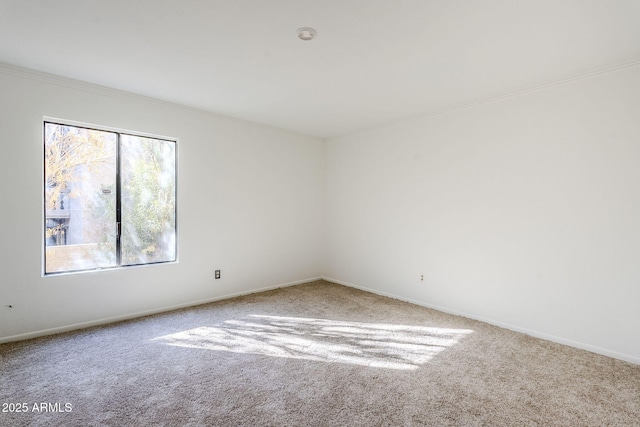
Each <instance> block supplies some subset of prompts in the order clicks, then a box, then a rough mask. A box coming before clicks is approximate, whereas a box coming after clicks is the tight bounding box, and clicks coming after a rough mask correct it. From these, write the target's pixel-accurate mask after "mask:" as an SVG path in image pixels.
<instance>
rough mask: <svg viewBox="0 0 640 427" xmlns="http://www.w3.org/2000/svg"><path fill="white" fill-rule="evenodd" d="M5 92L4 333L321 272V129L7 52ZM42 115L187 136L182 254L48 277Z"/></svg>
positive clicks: (1, 186) (0, 273)
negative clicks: (72, 72) (215, 107)
mask: <svg viewBox="0 0 640 427" xmlns="http://www.w3.org/2000/svg"><path fill="white" fill-rule="evenodd" d="M0 94H1V97H0V130H1V132H0V148H1V152H0V198H1V199H2V202H1V203H0V224H2V227H1V230H2V231H1V232H0V241H1V244H0V342H1V341H8V340H12V339H17V338H25V337H29V336H33V335H37V334H38V333H39V332H41V331H45V330H49V329H54V330H61V329H59V328H62V329H64V328H65V327H68V326H73V325H78V324H85V323H86V322H89V323H91V322H96V321H97V322H100V321H101V320H103V319H109V318H120V317H123V316H124V317H126V316H129V315H132V314H136V313H142V312H148V311H155V310H158V309H162V308H165V307H172V306H178V305H182V304H189V303H191V302H196V301H202V300H209V299H215V298H218V297H222V296H226V295H231V294H238V293H243V292H248V291H251V290H256V289H259V288H263V287H268V286H275V285H280V284H288V283H291V282H297V281H305V280H308V279H313V278H317V277H319V276H320V275H321V273H322V272H321V258H322V252H321V246H320V244H321V234H320V233H321V224H322V220H323V211H322V209H323V200H322V197H323V189H324V149H325V147H324V143H323V142H322V141H321V140H318V139H315V138H311V137H306V136H301V135H298V134H293V133H288V132H285V131H281V130H275V129H271V128H267V127H261V126H259V125H255V124H248V123H243V122H240V121H235V120H229V119H224V118H220V117H216V116H213V115H208V114H205V113H201V112H197V111H195V110H189V109H186V108H182V107H178V106H172V105H170V104H166V103H162V102H158V101H154V100H150V99H145V98H141V97H136V96H132V95H126V94H122V93H119V92H115V91H110V90H107V89H104V88H98V87H94V86H90V85H85V84H81V83H77V82H72V81H68V80H64V79H58V78H53V77H50V76H46V75H42V74H38V73H32V72H28V71H26V70H20V69H16V68H13V67H10V66H5V65H1V64H0ZM43 116H51V117H57V118H64V119H70V120H76V121H80V122H86V123H93V124H99V125H103V126H111V127H116V128H121V129H127V130H134V131H139V132H148V133H152V134H158V135H165V136H169V137H177V138H179V145H178V150H179V171H178V197H179V200H178V203H179V205H178V220H179V263H177V264H171V265H160V266H153V267H142V268H130V269H122V270H118V271H105V272H96V273H84V274H76V275H65V276H55V277H44V278H43V277H41V242H42V239H43V237H42V200H41V199H42V192H43V190H42V182H41V181H42V152H43V148H42V147H43V143H42V121H43ZM215 269H221V270H222V279H220V280H214V279H213V271H214V270H215ZM8 305H12V306H13V308H8V307H7V306H8Z"/></svg>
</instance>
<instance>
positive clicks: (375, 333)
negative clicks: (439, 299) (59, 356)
mask: <svg viewBox="0 0 640 427" xmlns="http://www.w3.org/2000/svg"><path fill="white" fill-rule="evenodd" d="M472 332H473V331H472V330H470V329H446V328H432V327H424V326H409V325H393V324H386V323H362V322H349V321H342V320H327V319H309V318H300V317H282V316H266V315H249V316H246V317H245V318H244V319H235V320H226V321H224V322H223V324H222V325H217V326H201V327H198V328H194V329H189V330H186V331H181V332H178V333H175V334H170V335H165V336H162V337H158V338H154V339H153V340H152V341H154V342H158V343H162V344H166V345H171V346H177V347H187V348H196V349H205V350H213V351H228V352H234V353H244V354H257V355H263V356H273V357H286V358H294V359H302V360H313V361H319V362H336V363H350V364H355V365H361V366H368V367H374V368H388V369H417V368H418V367H419V366H420V365H422V364H424V363H426V362H428V361H429V360H430V359H431V358H432V357H433V356H435V355H436V354H438V353H440V352H441V351H443V350H445V349H446V348H448V347H451V346H453V345H455V344H456V343H458V341H459V340H460V339H462V338H463V337H464V336H466V335H468V334H470V333H472Z"/></svg>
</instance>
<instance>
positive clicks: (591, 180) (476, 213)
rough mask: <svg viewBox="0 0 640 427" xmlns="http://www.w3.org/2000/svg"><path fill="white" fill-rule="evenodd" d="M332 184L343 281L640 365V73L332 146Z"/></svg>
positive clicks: (330, 207) (331, 240)
mask: <svg viewBox="0 0 640 427" xmlns="http://www.w3.org/2000/svg"><path fill="white" fill-rule="evenodd" d="M326 194H327V199H326V202H327V217H326V229H327V234H326V242H325V244H326V248H327V250H326V258H325V267H324V274H325V276H327V277H328V278H331V279H334V280H337V281H339V282H341V283H344V284H350V285H353V286H357V287H362V288H366V289H370V290H373V291H376V292H379V293H382V294H387V295H393V296H396V297H399V298H402V299H407V300H411V301H414V302H418V303H421V304H424V305H429V306H435V307H439V308H441V309H445V310H446V311H450V312H454V313H462V314H465V315H467V316H469V317H474V318H479V319H484V320H488V321H490V322H492V323H495V324H499V325H503V326H508V327H510V328H512V329H516V330H520V331H525V332H528V333H531V334H533V335H537V336H541V337H546V338H552V339H554V340H556V341H559V342H564V343H568V344H572V345H575V346H578V347H582V348H586V349H590V350H593V351H596V352H600V353H603V354H608V355H612V356H615V357H619V358H622V359H626V360H630V361H633V362H635V363H640V305H639V302H640V67H635V68H627V69H623V70H618V71H616V72H611V73H609V74H605V75H597V76H592V77H589V78H585V79H580V80H576V81H573V82H569V83H566V84H562V85H557V86H554V87H549V88H547V89H544V90H539V91H535V92H530V93H526V94H521V95H517V96H512V97H509V98H504V99H502V100H499V101H494V102H490V103H485V104H482V105H478V106H475V107H470V108H466V109H461V110H458V111H455V112H451V113H448V114H442V115H439V116H435V117H432V118H427V119H423V120H417V121H414V122H411V123H406V124H403V125H398V126H395V127H388V128H384V129H380V130H377V131H373V132H369V133H363V134H359V135H356V136H351V137H345V138H338V139H334V140H330V141H329V142H328V147H327V188H326ZM421 274H424V275H425V281H424V282H420V280H419V277H420V275H421Z"/></svg>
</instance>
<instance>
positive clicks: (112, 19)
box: [0, 0, 640, 138]
mask: <svg viewBox="0 0 640 427" xmlns="http://www.w3.org/2000/svg"><path fill="white" fill-rule="evenodd" d="M305 26H309V27H313V28H315V29H316V30H317V33H318V35H317V37H316V38H315V39H314V40H311V41H302V40H300V39H298V37H297V34H296V30H297V29H298V28H299V27H305ZM638 61H640V1H638V0H518V1H513V0H485V1H477V0H315V1H311V0H181V1H177V0H108V1H107V0H102V1H99V0H94V1H87V0H56V1H51V0H0V62H4V63H7V64H12V65H17V66H21V67H26V68H31V69H35V70H39V71H44V72H48V73H52V74H57V75H61V76H65V77H70V78H74V79H78V80H83V81H87V82H91V83H96V84H100V85H104V86H109V87H112V88H116V89H121V90H125V91H129V92H134V93H137V94H141V95H146V96H151V97H154V98H158V99H162V100H166V101H171V102H175V103H179V104H183V105H187V106H190V107H195V108H199V109H202V110H207V111H210V112H213V113H217V114H221V115H225V116H231V117H235V118H240V119H244V120H250V121H254V122H258V123H263V124H266V125H269V126H275V127H278V128H284V129H288V130H292V131H296V132H300V133H303V134H308V135H313V136H318V137H321V138H330V137H335V136H340V135H345V134H351V133H354V132H359V131H363V130H367V129H371V128H375V127H379V126H383V125H386V124H391V123H396V122H399V121H404V120H408V119H411V118H415V117H421V116H426V115H431V114H435V113H438V112H442V111H445V110H449V109H451V108H456V107H460V106H464V105H468V104H470V103H475V102H478V101H482V100H486V99H489V98H493V97H496V96H501V95H506V94H509V93H513V92H517V91H520V90H524V89H527V88H533V87H537V86H541V85H546V84H550V83H553V82H556V81H559V80H562V79H566V78H571V77H573V76H580V75H583V74H585V73H590V72H594V71H598V70H602V69H607V68H609V67H616V66H621V65H625V64H632V63H636V62H638Z"/></svg>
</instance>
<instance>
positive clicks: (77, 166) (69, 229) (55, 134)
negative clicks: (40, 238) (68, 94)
mask: <svg viewBox="0 0 640 427" xmlns="http://www.w3.org/2000/svg"><path fill="white" fill-rule="evenodd" d="M116 143H117V138H116V134H114V133H111V132H103V131H97V130H90V129H85V128H79V127H75V126H64V125H59V124H53V123H45V146H44V149H45V153H44V158H45V222H46V225H45V273H56V272H62V271H77V270H88V269H95V268H106V267H113V266H115V265H116V229H115V218H116Z"/></svg>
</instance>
